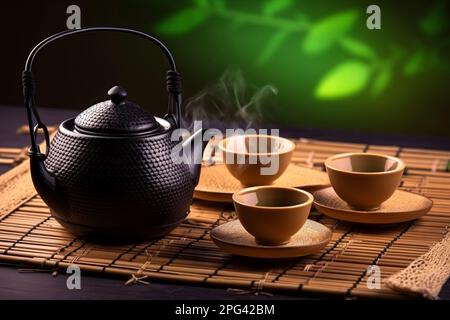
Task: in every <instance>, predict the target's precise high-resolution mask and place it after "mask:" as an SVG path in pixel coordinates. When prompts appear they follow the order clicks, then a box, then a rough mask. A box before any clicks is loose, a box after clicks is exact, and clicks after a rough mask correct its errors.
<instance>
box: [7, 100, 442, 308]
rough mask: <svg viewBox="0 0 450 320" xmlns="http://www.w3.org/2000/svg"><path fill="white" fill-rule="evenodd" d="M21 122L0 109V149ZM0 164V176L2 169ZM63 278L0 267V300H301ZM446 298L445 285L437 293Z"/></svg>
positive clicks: (411, 140)
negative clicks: (74, 285)
mask: <svg viewBox="0 0 450 320" xmlns="http://www.w3.org/2000/svg"><path fill="white" fill-rule="evenodd" d="M40 110H41V117H42V120H43V121H44V122H45V123H46V124H57V123H60V122H61V121H62V120H64V119H66V118H69V117H72V116H74V115H76V114H77V113H78V112H77V111H70V110H54V109H40ZM24 123H26V113H25V110H24V109H23V108H19V107H7V106H0V146H2V147H23V146H26V145H28V144H29V138H28V136H26V135H17V134H16V130H17V128H18V127H19V126H20V125H22V124H24ZM283 134H284V135H291V136H296V137H300V136H302V137H310V138H317V139H326V140H336V141H353V142H360V143H370V144H388V145H401V146H411V147H427V148H436V149H450V139H448V138H439V137H411V136H406V135H386V134H383V135H368V134H365V135H361V134H360V133H357V132H337V131H324V130H314V129H307V130H305V129H303V130H300V129H292V130H284V132H283ZM8 169H9V167H8V166H2V165H0V173H1V172H4V171H6V170H8ZM66 280H67V275H65V274H59V275H58V276H56V277H54V276H52V275H51V274H50V273H47V272H26V273H24V272H21V270H20V267H18V266H10V265H5V264H0V299H268V298H269V299H305V298H309V297H305V296H288V295H282V294H275V295H274V296H273V297H267V296H255V295H252V294H248V295H236V294H235V293H231V292H228V291H227V290H226V289H223V288H205V287H194V286H185V285H176V284H167V283H151V284H149V285H134V286H125V285H124V283H125V279H115V278H104V277H98V276H91V275H87V274H82V277H81V290H68V289H67V286H66ZM441 298H443V299H450V281H449V282H447V284H446V285H445V287H444V289H443V290H442V292H441Z"/></svg>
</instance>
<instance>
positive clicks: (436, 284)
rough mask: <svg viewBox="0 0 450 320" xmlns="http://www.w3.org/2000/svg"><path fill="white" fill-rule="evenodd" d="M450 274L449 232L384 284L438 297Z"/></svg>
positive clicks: (424, 295) (430, 297)
mask: <svg viewBox="0 0 450 320" xmlns="http://www.w3.org/2000/svg"><path fill="white" fill-rule="evenodd" d="M449 276H450V232H448V233H447V235H446V236H445V238H444V239H442V240H441V241H440V242H438V243H436V244H435V245H434V246H433V247H431V248H430V250H429V251H428V252H427V253H425V254H423V255H422V256H420V257H419V258H417V259H416V260H414V261H413V262H412V263H411V264H410V265H409V266H408V267H406V268H405V269H403V270H401V271H400V272H398V273H396V274H394V275H392V276H391V277H389V278H388V279H387V280H386V285H387V286H388V287H390V288H392V289H394V290H398V291H401V292H403V293H405V294H410V295H416V296H417V295H419V296H422V297H424V298H426V299H438V296H439V292H440V291H441V288H442V286H443V285H444V284H445V283H446V281H447V279H448V278H449Z"/></svg>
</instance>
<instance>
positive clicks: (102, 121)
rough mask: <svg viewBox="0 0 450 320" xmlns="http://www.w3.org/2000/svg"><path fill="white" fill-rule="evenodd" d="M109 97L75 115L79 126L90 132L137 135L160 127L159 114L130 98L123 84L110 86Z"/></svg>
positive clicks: (82, 130) (77, 128) (157, 129)
mask: <svg viewBox="0 0 450 320" xmlns="http://www.w3.org/2000/svg"><path fill="white" fill-rule="evenodd" d="M108 96H109V97H110V100H106V101H103V102H100V103H97V104H95V105H93V106H92V107H89V108H88V109H86V110H84V111H83V112H82V113H80V114H79V115H78V116H77V117H76V118H75V129H76V130H77V131H80V132H82V133H87V134H119V135H135V134H144V133H154V132H156V131H160V130H161V129H162V126H161V125H160V124H159V123H158V122H157V121H156V119H155V117H153V116H151V115H150V114H148V113H147V112H145V111H144V110H143V109H142V108H141V107H140V106H138V105H137V104H134V103H133V102H130V101H127V100H126V98H127V92H126V91H125V89H123V88H122V87H120V86H115V87H112V88H111V89H109V91H108Z"/></svg>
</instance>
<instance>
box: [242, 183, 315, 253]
mask: <svg viewBox="0 0 450 320" xmlns="http://www.w3.org/2000/svg"><path fill="white" fill-rule="evenodd" d="M233 202H234V207H235V209H236V214H237V216H238V218H239V220H240V222H241V224H242V226H243V227H244V229H245V230H247V232H248V233H250V234H251V235H253V236H254V237H255V239H256V242H258V243H259V244H262V245H280V244H284V243H287V242H289V239H290V238H291V236H293V235H294V234H295V233H297V232H298V231H299V230H300V228H301V227H303V225H304V224H305V222H306V220H307V219H308V215H309V212H310V210H311V205H312V202H313V196H312V195H311V194H310V193H309V192H306V191H304V190H300V189H296V188H288V187H275V186H259V187H251V188H246V189H243V190H241V191H239V192H236V193H235V194H233Z"/></svg>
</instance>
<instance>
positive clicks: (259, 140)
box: [219, 134, 295, 186]
mask: <svg viewBox="0 0 450 320" xmlns="http://www.w3.org/2000/svg"><path fill="white" fill-rule="evenodd" d="M219 149H220V150H221V151H222V152H223V160H224V162H225V165H226V167H227V169H228V171H229V172H230V173H231V174H232V175H233V176H234V177H235V178H236V179H238V180H239V181H240V182H241V183H242V184H243V185H245V186H254V185H266V184H271V183H272V182H273V181H275V180H276V179H277V178H279V177H280V176H281V175H282V174H283V172H284V171H285V170H286V168H287V167H288V165H289V163H290V160H291V157H292V153H293V151H294V149H295V144H294V143H293V142H292V141H290V140H288V139H285V138H281V137H278V136H269V135H257V134H255V135H236V136H231V137H228V138H225V139H223V140H222V141H221V142H220V143H219Z"/></svg>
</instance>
